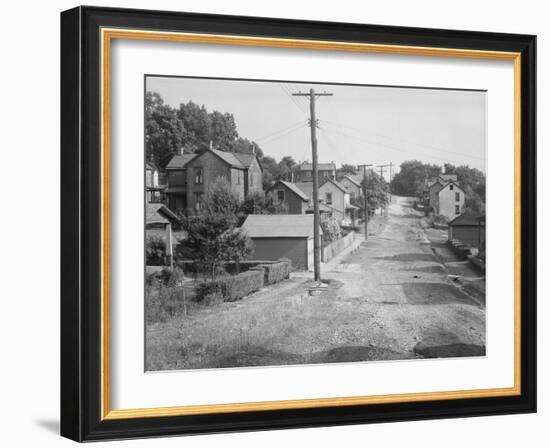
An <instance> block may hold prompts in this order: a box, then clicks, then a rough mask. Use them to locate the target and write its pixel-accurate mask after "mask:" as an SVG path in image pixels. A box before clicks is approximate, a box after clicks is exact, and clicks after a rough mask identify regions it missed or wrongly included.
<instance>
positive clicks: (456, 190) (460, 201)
mask: <svg viewBox="0 0 550 448" xmlns="http://www.w3.org/2000/svg"><path fill="white" fill-rule="evenodd" d="M464 201H465V197H464V190H463V189H462V188H460V186H459V185H458V184H457V183H455V182H449V183H448V184H447V185H445V186H444V187H443V188H442V189H441V190H440V191H439V193H438V194H437V198H436V201H435V204H434V213H435V214H436V215H442V216H445V217H446V218H447V219H449V220H452V219H454V218H456V217H457V216H458V215H460V214H462V213H463V212H464Z"/></svg>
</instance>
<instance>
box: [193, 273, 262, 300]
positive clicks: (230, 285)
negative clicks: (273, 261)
mask: <svg viewBox="0 0 550 448" xmlns="http://www.w3.org/2000/svg"><path fill="white" fill-rule="evenodd" d="M263 286H264V273H263V271H256V270H251V271H246V272H243V273H241V274H237V275H230V276H225V277H219V278H217V279H215V280H209V281H206V282H203V283H200V284H199V285H198V286H197V289H196V297H197V300H205V299H206V298H207V297H209V298H211V297H213V295H215V294H221V296H222V297H223V300H224V301H225V302H233V301H235V300H239V299H242V298H243V297H246V296H248V295H249V294H251V293H253V292H255V291H258V290H259V289H261V288H262V287H263Z"/></svg>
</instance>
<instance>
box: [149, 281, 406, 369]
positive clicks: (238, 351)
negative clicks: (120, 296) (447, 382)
mask: <svg viewBox="0 0 550 448" xmlns="http://www.w3.org/2000/svg"><path fill="white" fill-rule="evenodd" d="M308 286H309V284H308V281H306V280H303V279H302V280H297V279H293V280H287V281H285V282H282V283H280V284H278V285H277V287H275V288H272V287H270V288H267V289H266V290H263V291H260V292H258V293H256V294H254V295H252V296H250V297H248V298H245V299H243V300H242V301H239V302H232V303H221V304H218V305H216V306H213V307H202V308H201V307H196V308H194V309H193V312H192V313H191V314H190V315H187V316H184V315H182V314H179V315H174V316H173V317H171V318H169V319H167V320H165V321H163V322H156V323H150V324H147V328H146V332H147V335H146V354H145V355H146V356H145V358H146V370H171V369H201V368H216V367H237V366H252V365H285V364H303V363H318V362H338V359H339V358H340V357H341V356H340V354H339V352H335V351H334V348H335V347H340V346H344V345H350V344H364V343H365V341H366V339H365V335H364V334H362V333H361V329H363V328H365V323H366V319H367V320H368V317H369V316H366V315H365V314H364V313H363V314H361V313H357V309H356V307H355V306H354V304H353V303H352V301H350V300H340V299H339V297H338V293H337V290H338V289H339V287H340V286H341V283H339V282H330V284H329V287H328V288H327V291H326V292H324V293H323V294H321V295H318V296H309V295H308ZM384 338H385V337H384V335H382V334H377V335H376V340H377V341H378V343H380V342H381V341H382V342H384ZM367 339H368V338H367ZM386 339H387V338H386ZM367 342H368V341H367ZM386 342H387V345H390V344H391V341H386ZM380 350H382V351H383V349H379V350H378V352H377V353H376V356H377V358H376V359H384V355H383V354H382V355H381V354H380ZM371 352H372V350H371ZM389 352H390V351H388V353H389ZM369 353H370V352H369V351H368V350H364V354H363V355H364V357H366V358H368V357H369ZM371 354H372V356H374V353H371ZM409 355H410V354H395V353H393V354H392V353H389V355H388V356H390V357H391V359H397V358H400V359H403V358H405V357H410V356H413V355H410V356H409ZM342 356H343V358H344V360H345V359H347V358H348V357H349V355H348V353H347V352H345V353H344V352H342ZM356 360H360V359H356Z"/></svg>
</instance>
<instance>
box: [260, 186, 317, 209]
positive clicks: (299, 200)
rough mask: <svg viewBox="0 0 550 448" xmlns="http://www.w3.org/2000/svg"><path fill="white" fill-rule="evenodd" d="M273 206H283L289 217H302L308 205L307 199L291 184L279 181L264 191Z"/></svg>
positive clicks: (305, 195) (304, 194)
mask: <svg viewBox="0 0 550 448" xmlns="http://www.w3.org/2000/svg"><path fill="white" fill-rule="evenodd" d="M266 196H267V197H268V198H271V199H272V200H273V203H274V204H277V205H278V204H284V205H285V207H286V210H287V211H286V213H288V214H289V215H303V214H305V213H306V211H307V208H308V205H309V197H308V196H307V194H306V193H304V192H303V191H302V190H300V189H299V188H298V187H297V186H296V185H295V184H293V183H292V182H286V181H284V180H279V181H277V182H275V184H273V185H272V186H271V187H269V189H268V190H267V191H266Z"/></svg>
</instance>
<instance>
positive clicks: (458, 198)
mask: <svg viewBox="0 0 550 448" xmlns="http://www.w3.org/2000/svg"><path fill="white" fill-rule="evenodd" d="M455 201H456V202H458V201H460V193H455Z"/></svg>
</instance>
